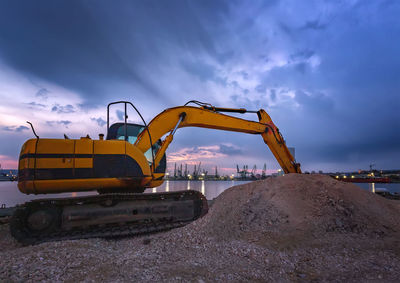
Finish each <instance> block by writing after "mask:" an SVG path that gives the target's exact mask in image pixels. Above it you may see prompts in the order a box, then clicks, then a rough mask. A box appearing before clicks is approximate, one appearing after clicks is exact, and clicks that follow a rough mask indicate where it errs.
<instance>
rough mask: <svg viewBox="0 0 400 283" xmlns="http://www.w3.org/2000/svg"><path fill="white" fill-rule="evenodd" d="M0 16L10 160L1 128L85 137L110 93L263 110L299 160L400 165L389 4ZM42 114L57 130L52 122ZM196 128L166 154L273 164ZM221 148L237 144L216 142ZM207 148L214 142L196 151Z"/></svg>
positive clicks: (163, 7) (84, 5) (169, 7)
mask: <svg viewBox="0 0 400 283" xmlns="http://www.w3.org/2000/svg"><path fill="white" fill-rule="evenodd" d="M386 3H387V2H386ZM393 3H394V2H393ZM0 11H7V13H4V15H2V17H0V54H1V55H0V95H1V96H2V105H0V115H1V117H2V119H1V121H0V129H2V134H3V135H4V136H2V137H0V139H1V144H2V145H3V144H4V145H5V146H4V147H7V150H9V151H10V152H11V151H12V152H16V153H15V154H18V153H17V152H18V150H19V148H17V147H19V145H18V146H17V145H15V144H17V142H9V141H8V140H7V139H6V137H7V138H8V139H10V140H12V141H14V140H16V139H17V138H18V142H23V138H24V137H26V135H27V131H24V130H21V132H16V131H15V130H16V129H17V127H15V128H12V127H11V126H10V125H19V124H23V123H24V122H25V121H26V120H30V121H32V122H34V123H35V128H36V127H37V131H38V132H39V131H40V132H41V133H42V134H40V136H42V135H43V134H53V133H54V132H57V131H62V129H64V126H63V125H66V124H62V123H61V124H57V123H56V122H54V121H70V122H71V123H70V124H67V126H68V127H69V128H70V131H71V132H73V134H76V135H77V136H78V135H81V133H82V132H83V133H87V132H90V134H91V135H93V134H94V133H95V132H96V131H99V130H100V129H99V128H98V127H102V126H104V123H105V121H104V120H103V119H101V118H97V117H104V116H102V115H104V114H105V113H104V112H105V111H104V109H105V106H106V105H107V103H108V102H110V101H115V100H130V101H132V102H134V103H135V105H137V106H138V108H140V110H141V111H142V110H143V111H142V113H145V114H146V115H145V118H146V120H150V119H151V118H152V117H154V116H155V115H156V114H157V113H159V112H160V111H162V110H163V109H165V108H169V107H173V106H176V105H182V104H183V103H184V102H186V101H188V100H191V99H196V100H200V101H205V102H210V103H213V104H215V105H217V106H225V107H245V108H247V109H251V110H257V109H259V108H265V109H266V110H267V111H268V113H269V114H270V115H271V117H272V119H273V120H274V122H275V123H276V124H277V126H279V128H280V129H281V131H282V133H283V134H284V137H285V138H286V139H287V140H288V142H290V143H291V144H292V145H294V146H296V154H297V155H298V160H299V161H300V162H302V163H303V164H305V165H304V166H305V167H307V166H309V167H310V168H311V167H312V166H313V164H316V166H320V165H321V164H336V166H339V167H343V168H345V167H346V166H349V161H348V160H347V159H346V158H347V157H351V158H353V159H354V160H355V159H356V158H355V157H354V156H355V155H353V154H354V152H357V150H356V149H357V146H359V148H362V149H363V150H360V153H359V158H358V159H357V160H359V162H366V161H365V159H368V158H374V160H375V161H376V162H382V163H383V164H385V166H397V165H396V164H395V161H394V160H398V159H399V158H400V153H399V152H400V150H399V148H398V146H396V144H393V143H392V141H393V140H394V139H396V138H397V140H398V137H397V136H393V134H392V132H394V130H393V129H397V128H398V127H399V124H398V121H399V119H398V109H399V108H400V101H399V95H398V90H399V88H400V85H399V80H398V74H399V72H400V57H399V56H398V50H399V49H400V40H398V37H397V34H398V30H399V29H400V20H399V17H398V14H399V13H400V5H398V4H392V5H386V4H383V5H382V4H379V3H377V2H374V1H365V2H362V3H361V2H359V1H348V2H336V1H321V2H318V1H317V2H313V3H311V4H310V3H307V4H304V3H303V2H299V1H285V2H279V1H268V3H267V2H266V1H257V0H255V1H251V4H249V3H248V2H246V1H234V2H232V1H201V2H195V1H174V0H173V1H169V2H168V4H166V3H157V5H155V4H154V3H153V2H152V1H145V2H140V3H134V4H133V3H130V2H126V1H118V0H117V1H116V2H113V3H112V4H111V3H108V2H102V1H100V2H99V3H97V2H96V3H95V2H94V1H93V2H91V0H89V1H85V2H71V1H65V2H60V3H58V2H54V1H44V2H42V4H41V5H37V4H36V3H23V4H22V3H20V2H17V1H3V2H0ZM71 15H74V17H73V20H71ZM115 15H118V17H115ZM27 27H29V28H27ZM18 46H19V47H21V46H22V47H23V48H17V47H18ZM27 102H30V103H27ZM121 112H122V111H121ZM71 114H73V115H71ZM113 114H114V113H113ZM121 114H122V115H121ZM60 115H61V116H60ZM114 116H115V115H114ZM116 116H119V118H120V120H123V113H118V112H117V113H116ZM238 116H239V115H238ZM254 116H255V115H254ZM240 117H245V119H247V117H250V118H248V119H253V118H254V119H256V117H253V116H240ZM112 118H114V117H112ZM115 118H116V117H115ZM46 121H50V122H51V123H50V124H51V125H53V126H56V125H57V126H58V125H61V126H62V127H51V129H48V126H49V124H47V123H46ZM8 127H11V128H8ZM203 133H204V132H200V131H191V132H190V134H189V136H188V137H187V138H186V137H182V136H181V139H174V144H176V147H173V148H174V152H178V153H179V152H180V149H182V148H189V149H190V148H192V146H193V141H195V142H196V143H197V145H198V148H197V149H196V150H194V149H193V150H192V151H190V150H187V152H186V154H187V155H190V154H193V156H199V152H201V150H202V151H203V152H204V154H205V155H204V156H210V158H208V159H207V160H208V161H209V162H216V163H221V162H224V161H221V158H219V156H223V157H224V158H226V156H225V155H224V153H223V151H224V150H227V152H229V151H231V152H232V153H233V152H234V151H235V148H237V149H238V150H241V151H242V154H241V155H240V157H241V158H244V156H245V157H248V156H250V157H251V158H253V159H249V160H250V161H246V162H249V163H250V162H254V163H257V162H258V163H257V164H263V162H264V160H263V159H264V158H269V157H260V154H259V151H261V150H263V149H264V148H263V147H262V146H264V145H262V146H261V145H258V143H257V142H261V141H260V140H259V139H257V138H255V139H245V138H242V136H240V137H239V136H232V137H231V138H229V139H228V138H227V136H228V135H226V134H225V133H224V134H215V133H212V134H207V135H205V136H203ZM207 133H208V132H207ZM71 134H72V133H71ZM5 135H6V137H5ZM378 135H379V136H380V137H381V139H379V140H375V137H376V136H378ZM311 136H312V138H311ZM229 137H230V136H229ZM244 140H246V142H245V143H244ZM253 140H254V141H253ZM366 140H367V141H374V142H373V143H372V142H371V143H364V141H366ZM342 141H343V143H342ZM228 143H229V144H230V145H231V146H232V147H233V148H229V146H228V148H225V149H224V146H222V147H221V146H220V145H221V144H222V145H224V144H228ZM210 144H213V145H219V146H217V148H214V149H207V148H202V147H207V146H209V145H210ZM243 144H246V147H244V146H243ZM397 144H398V143H397ZM171 146H174V145H171ZM335 147H337V148H340V151H341V154H338V155H335V154H333V153H332V152H334V151H333V150H332V148H335ZM387 149H390V151H391V152H392V156H391V157H389V154H388V151H387ZM183 153H185V152H182V154H183ZM314 153H315V154H314ZM5 154H8V153H7V152H5ZM213 154H214V155H215V157H211V156H214V155H213ZM238 154H240V152H238ZM338 156H339V157H340V158H336V157H338ZM178 157H182V158H183V156H180V155H178ZM185 158H186V157H185ZM199 158H200V157H199ZM256 160H259V161H256ZM340 160H342V163H341V165H340ZM361 160H362V161H361ZM268 161H270V160H269V159H268ZM271 162H272V161H271ZM355 162H356V161H355ZM376 162H375V163H376ZM354 164H355V163H354ZM226 166H227V167H229V166H231V165H229V164H227V165H226ZM321 166H323V165H321ZM354 166H355V165H354ZM322 169H323V168H322Z"/></svg>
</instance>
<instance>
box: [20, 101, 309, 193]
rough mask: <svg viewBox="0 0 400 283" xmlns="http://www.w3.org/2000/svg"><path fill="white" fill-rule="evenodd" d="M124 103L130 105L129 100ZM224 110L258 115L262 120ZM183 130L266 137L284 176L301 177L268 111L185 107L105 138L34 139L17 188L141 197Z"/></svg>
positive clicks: (159, 177)
mask: <svg viewBox="0 0 400 283" xmlns="http://www.w3.org/2000/svg"><path fill="white" fill-rule="evenodd" d="M116 103H120V102H116ZM123 103H125V107H126V103H128V102H123ZM111 104H115V103H111ZM111 104H110V105H111ZM132 106H133V105H132ZM220 112H238V113H246V112H253V113H257V116H258V119H259V121H258V122H257V121H249V120H245V119H241V118H237V117H233V116H229V115H224V114H221V113H220ZM107 113H109V112H107ZM125 113H126V112H125ZM107 116H108V114H107ZM125 116H126V114H125ZM126 117H127V116H126ZM108 120H109V119H108V117H107V121H108ZM144 124H145V123H144ZM184 127H201V128H209V129H217V130H225V131H233V132H242V133H247V134H255V135H261V137H262V138H263V140H264V142H265V143H266V144H267V145H268V147H269V148H270V150H271V152H272V153H273V154H274V156H275V158H276V160H277V161H278V163H279V164H280V166H281V167H282V169H283V170H284V172H285V173H301V170H300V164H298V163H296V161H295V159H294V157H293V156H292V154H291V153H290V151H289V149H288V148H287V146H286V143H285V140H284V139H283V137H282V135H281V134H280V132H279V130H278V128H277V127H276V126H275V124H274V123H273V122H272V120H271V118H270V117H269V115H268V114H267V113H266V112H265V111H264V110H263V109H260V110H258V111H247V110H246V109H242V108H241V109H230V108H218V107H214V106H208V105H202V106H201V107H193V106H186V105H185V106H179V107H174V108H169V109H166V110H164V111H163V112H161V113H160V114H158V115H157V116H156V117H154V118H153V120H152V121H151V122H150V123H149V124H148V125H146V124H145V125H136V124H129V123H127V122H126V119H125V123H116V124H113V125H111V127H108V123H107V139H106V140H102V139H100V140H92V139H91V138H89V137H84V138H81V139H68V138H66V139H42V138H39V137H37V138H36V139H30V140H28V141H26V142H25V144H24V145H23V146H22V149H21V153H20V158H19V168H18V169H19V173H18V174H19V179H18V188H19V190H20V191H21V192H23V193H25V194H47V193H62V192H80V191H94V190H97V191H100V192H118V193H123V192H139V193H140V192H143V191H144V190H145V188H152V187H157V186H160V185H161V184H162V183H163V177H164V174H165V170H166V157H165V151H166V149H167V147H168V146H169V144H170V143H171V142H172V140H173V135H174V133H175V131H176V130H177V129H179V128H184ZM164 136H165V137H164Z"/></svg>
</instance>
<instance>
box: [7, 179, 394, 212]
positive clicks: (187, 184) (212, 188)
mask: <svg viewBox="0 0 400 283" xmlns="http://www.w3.org/2000/svg"><path fill="white" fill-rule="evenodd" d="M248 182H250V181H165V182H164V184H163V185H161V186H160V187H157V188H153V189H147V190H146V191H145V192H146V193H152V192H154V193H155V192H158V193H159V192H173V191H180V190H196V191H199V192H201V193H203V194H204V195H205V196H206V198H207V199H209V200H211V199H213V198H215V197H217V196H218V195H219V194H220V193H222V192H223V191H225V190H226V189H228V188H230V187H232V186H236V185H241V184H245V183H248ZM356 185H358V186H360V187H361V188H363V189H365V190H368V191H371V192H374V191H377V190H379V189H382V188H384V189H387V190H388V191H390V192H398V193H400V183H391V184H368V183H365V184H356ZM96 194H97V193H96V192H81V193H62V194H49V195H25V194H23V193H21V192H20V191H19V190H18V188H17V182H7V181H3V182H0V205H3V204H4V205H6V207H10V206H14V205H17V204H22V203H24V202H26V201H29V200H33V199H40V198H63V197H77V196H86V195H96Z"/></svg>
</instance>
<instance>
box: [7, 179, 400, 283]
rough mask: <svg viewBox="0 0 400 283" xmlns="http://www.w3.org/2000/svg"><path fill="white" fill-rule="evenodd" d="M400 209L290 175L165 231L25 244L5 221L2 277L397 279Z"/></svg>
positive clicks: (246, 189) (349, 188) (250, 187)
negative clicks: (132, 235) (107, 238)
mask: <svg viewBox="0 0 400 283" xmlns="http://www.w3.org/2000/svg"><path fill="white" fill-rule="evenodd" d="M399 215H400V202H399V201H392V200H387V199H384V198H382V197H380V196H377V195H374V194H372V193H370V192H367V191H363V190H361V189H359V188H358V187H357V186H355V185H352V184H346V183H342V182H338V181H335V180H334V179H332V178H330V177H327V176H321V175H296V174H289V175H286V176H283V177H278V178H270V179H267V180H263V181H257V182H253V183H249V184H245V185H241V186H236V187H233V188H231V189H228V190H226V191H225V192H224V193H222V194H221V195H220V196H219V197H218V198H217V199H216V200H215V202H214V204H213V206H212V208H211V209H210V211H209V213H208V214H207V215H206V216H205V217H203V218H202V219H200V220H198V221H196V222H193V223H191V224H190V225H187V226H186V227H183V228H179V229H175V230H172V231H169V232H165V233H158V234H153V235H147V236H141V237H132V238H124V239H118V240H116V239H114V240H105V239H90V240H75V241H63V242H52V243H43V244H40V245H36V246H28V247H23V246H21V245H20V244H18V243H17V242H15V241H14V240H13V239H12V238H11V236H10V234H9V231H8V225H0V257H1V261H0V281H31V282H36V281H49V282H50V281H51V282H54V281H113V282H115V281H152V282H154V281H177V282H181V281H195V282H213V281H312V280H315V281H353V282H360V281H380V282H381V281H398V280H399V278H400V237H399V236H400V218H399Z"/></svg>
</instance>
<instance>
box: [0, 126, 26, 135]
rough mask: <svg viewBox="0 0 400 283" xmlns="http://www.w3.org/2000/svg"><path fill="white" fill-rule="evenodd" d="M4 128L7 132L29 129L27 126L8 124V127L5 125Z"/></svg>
mask: <svg viewBox="0 0 400 283" xmlns="http://www.w3.org/2000/svg"><path fill="white" fill-rule="evenodd" d="M2 130H3V131H7V132H17V133H20V132H22V131H25V130H29V128H28V127H26V126H6V127H3V128H2Z"/></svg>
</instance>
